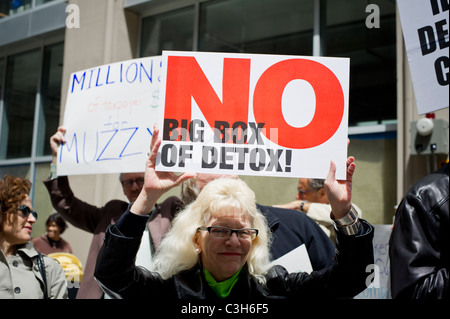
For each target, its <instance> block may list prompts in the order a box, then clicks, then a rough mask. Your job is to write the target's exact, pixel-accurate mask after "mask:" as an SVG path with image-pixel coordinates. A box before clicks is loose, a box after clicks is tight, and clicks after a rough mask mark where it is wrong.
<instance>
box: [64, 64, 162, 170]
mask: <svg viewBox="0 0 450 319" xmlns="http://www.w3.org/2000/svg"><path fill="white" fill-rule="evenodd" d="M160 71H161V57H150V58H142V59H135V60H129V61H123V62H118V63H113V64H108V65H102V66H99V67H95V68H92V69H88V70H83V71H79V72H75V73H72V74H71V76H70V84H69V89H68V94H67V101H66V108H65V113H64V124H63V125H64V126H65V127H66V128H67V133H66V135H65V137H66V140H67V143H65V144H63V145H61V147H60V148H59V150H58V163H57V173H58V175H74V174H101V173H118V172H139V171H143V170H144V169H145V161H146V159H147V153H148V150H149V147H150V141H151V136H152V131H153V125H154V123H156V122H157V120H158V118H159V112H160V111H159V105H160V104H159V90H160V82H161V78H160Z"/></svg>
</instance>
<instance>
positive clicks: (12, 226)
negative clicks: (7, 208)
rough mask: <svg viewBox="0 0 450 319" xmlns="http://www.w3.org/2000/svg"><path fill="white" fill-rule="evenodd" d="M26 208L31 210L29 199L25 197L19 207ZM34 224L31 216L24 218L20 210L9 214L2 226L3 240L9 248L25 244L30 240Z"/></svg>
mask: <svg viewBox="0 0 450 319" xmlns="http://www.w3.org/2000/svg"><path fill="white" fill-rule="evenodd" d="M22 205H25V206H28V207H29V208H30V210H32V209H33V207H32V205H31V200H30V198H29V197H28V195H27V197H26V198H25V199H24V200H23V201H22V202H21V203H20V205H19V206H22ZM35 222H36V218H34V216H33V214H29V215H28V216H27V217H25V216H24V214H23V213H22V211H21V210H19V209H18V210H17V213H15V214H9V216H8V217H7V218H6V220H5V222H4V224H3V229H2V231H3V238H4V241H6V242H7V243H8V244H9V245H10V246H15V245H21V244H26V243H27V242H28V241H30V239H31V231H32V229H33V224H34V223H35Z"/></svg>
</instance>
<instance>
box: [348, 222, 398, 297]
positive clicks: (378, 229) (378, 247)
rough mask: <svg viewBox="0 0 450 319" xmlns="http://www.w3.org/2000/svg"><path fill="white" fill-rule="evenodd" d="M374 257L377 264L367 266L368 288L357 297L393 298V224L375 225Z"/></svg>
mask: <svg viewBox="0 0 450 319" xmlns="http://www.w3.org/2000/svg"><path fill="white" fill-rule="evenodd" d="M373 227H374V230H375V231H374V237H373V242H372V243H373V258H374V262H375V264H373V265H367V267H366V273H367V278H366V285H367V288H366V289H365V290H363V291H362V292H361V293H359V294H358V295H356V296H355V297H354V298H355V299H391V282H390V273H391V271H390V262H389V238H390V237H391V232H392V230H391V227H392V225H373Z"/></svg>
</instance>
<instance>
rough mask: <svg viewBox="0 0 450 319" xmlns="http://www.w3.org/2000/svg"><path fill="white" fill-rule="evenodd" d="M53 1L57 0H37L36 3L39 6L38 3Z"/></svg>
mask: <svg viewBox="0 0 450 319" xmlns="http://www.w3.org/2000/svg"><path fill="white" fill-rule="evenodd" d="M52 1H55V0H36V5H37V6H38V5H41V4H44V3H48V2H52Z"/></svg>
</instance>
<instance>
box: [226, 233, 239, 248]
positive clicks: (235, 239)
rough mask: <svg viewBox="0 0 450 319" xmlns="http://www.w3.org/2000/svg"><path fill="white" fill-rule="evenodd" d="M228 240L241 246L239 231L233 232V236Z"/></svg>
mask: <svg viewBox="0 0 450 319" xmlns="http://www.w3.org/2000/svg"><path fill="white" fill-rule="evenodd" d="M227 242H229V243H230V244H231V245H234V246H239V245H240V244H241V241H240V240H239V237H238V235H237V233H232V234H231V236H230V237H229V238H228V240H227Z"/></svg>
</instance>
